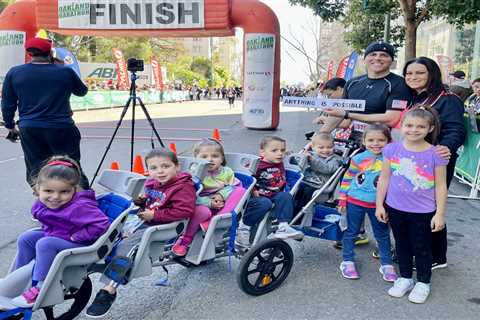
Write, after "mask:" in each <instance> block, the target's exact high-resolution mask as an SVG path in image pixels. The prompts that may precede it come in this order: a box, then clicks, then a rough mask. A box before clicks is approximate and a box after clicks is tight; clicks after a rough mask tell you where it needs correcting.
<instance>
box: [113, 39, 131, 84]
mask: <svg viewBox="0 0 480 320" xmlns="http://www.w3.org/2000/svg"><path fill="white" fill-rule="evenodd" d="M112 53H113V57H114V58H115V63H116V65H117V77H118V78H117V84H118V88H119V89H120V90H128V89H129V88H130V80H129V79H128V71H127V64H126V63H125V58H124V57H123V53H122V51H121V50H120V49H117V48H112Z"/></svg>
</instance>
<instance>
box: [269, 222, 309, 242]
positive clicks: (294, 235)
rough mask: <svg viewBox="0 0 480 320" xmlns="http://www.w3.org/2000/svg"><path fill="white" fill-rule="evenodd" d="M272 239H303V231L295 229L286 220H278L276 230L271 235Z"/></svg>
mask: <svg viewBox="0 0 480 320" xmlns="http://www.w3.org/2000/svg"><path fill="white" fill-rule="evenodd" d="M272 238H274V239H282V240H285V239H303V232H302V231H299V230H296V229H294V228H292V227H290V226H289V225H288V223H286V222H280V224H279V225H278V229H277V231H276V232H275V233H274V234H273V235H272Z"/></svg>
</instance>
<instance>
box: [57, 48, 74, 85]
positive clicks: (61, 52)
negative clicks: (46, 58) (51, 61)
mask: <svg viewBox="0 0 480 320" xmlns="http://www.w3.org/2000/svg"><path fill="white" fill-rule="evenodd" d="M53 56H54V57H55V58H56V59H58V60H60V61H62V62H63V65H64V66H65V67H67V68H70V69H73V71H75V73H76V74H77V75H78V77H79V78H81V74H80V66H79V65H78V61H77V58H76V57H75V55H74V54H73V53H72V52H70V50H68V49H66V48H54V49H53Z"/></svg>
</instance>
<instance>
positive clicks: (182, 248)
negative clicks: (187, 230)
mask: <svg viewBox="0 0 480 320" xmlns="http://www.w3.org/2000/svg"><path fill="white" fill-rule="evenodd" d="M187 251H188V246H187V245H185V244H184V243H183V238H181V237H180V238H178V240H177V241H176V242H175V244H174V245H173V246H172V253H173V254H174V255H176V256H177V257H184V256H185V255H186V254H187Z"/></svg>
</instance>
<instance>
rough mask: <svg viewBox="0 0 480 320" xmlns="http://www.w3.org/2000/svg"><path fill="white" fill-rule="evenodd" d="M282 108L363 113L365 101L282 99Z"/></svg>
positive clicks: (309, 98)
mask: <svg viewBox="0 0 480 320" xmlns="http://www.w3.org/2000/svg"><path fill="white" fill-rule="evenodd" d="M283 106H284V107H297V108H318V109H324V108H338V109H343V110H347V111H359V112H362V111H365V100H353V99H327V98H316V97H290V96H287V97H284V98H283Z"/></svg>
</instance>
